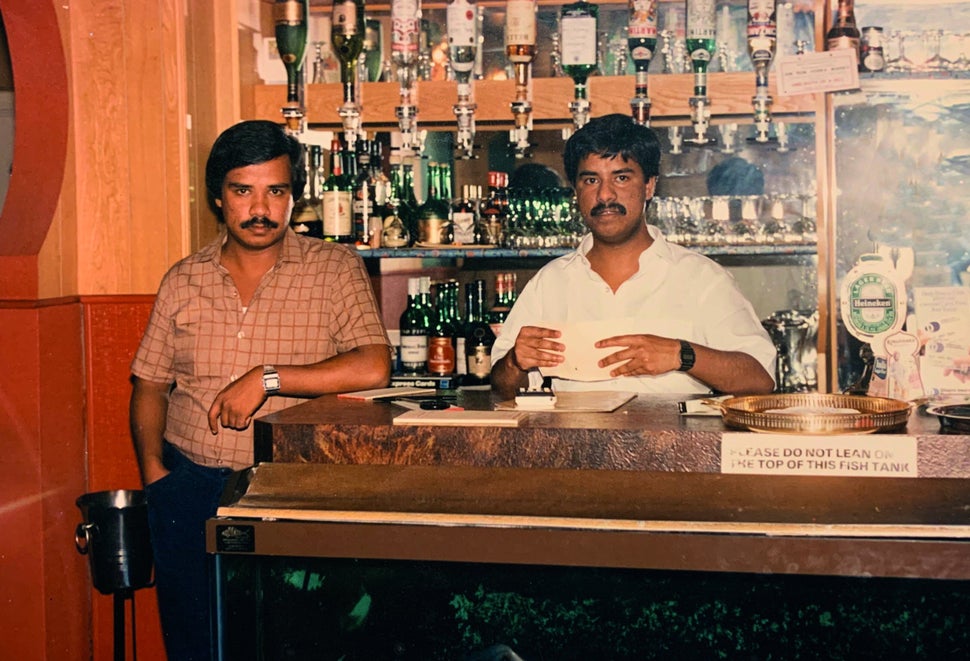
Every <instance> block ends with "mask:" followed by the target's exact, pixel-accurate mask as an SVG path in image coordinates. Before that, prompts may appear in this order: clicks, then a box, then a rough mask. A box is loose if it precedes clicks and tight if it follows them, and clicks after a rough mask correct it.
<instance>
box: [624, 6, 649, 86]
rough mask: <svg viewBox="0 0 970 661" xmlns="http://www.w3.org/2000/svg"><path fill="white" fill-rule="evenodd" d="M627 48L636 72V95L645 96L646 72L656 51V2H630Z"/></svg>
mask: <svg viewBox="0 0 970 661" xmlns="http://www.w3.org/2000/svg"><path fill="white" fill-rule="evenodd" d="M626 43H627V47H628V48H629V49H630V59H631V60H633V68H634V71H635V72H636V93H637V95H638V96H646V95H647V70H648V69H649V68H650V61H651V60H652V59H653V53H654V51H655V50H657V0H630V25H629V27H628V31H627V40H626Z"/></svg>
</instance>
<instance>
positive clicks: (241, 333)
mask: <svg viewBox="0 0 970 661" xmlns="http://www.w3.org/2000/svg"><path fill="white" fill-rule="evenodd" d="M236 337H238V338H239V339H240V340H241V339H242V338H244V337H246V333H245V332H243V331H239V332H238V333H236Z"/></svg>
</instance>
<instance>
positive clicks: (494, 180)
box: [479, 171, 507, 246]
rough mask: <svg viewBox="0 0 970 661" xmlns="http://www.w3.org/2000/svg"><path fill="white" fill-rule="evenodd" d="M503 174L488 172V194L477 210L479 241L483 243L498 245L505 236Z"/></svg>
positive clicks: (505, 217) (505, 216) (505, 215)
mask: <svg viewBox="0 0 970 661" xmlns="http://www.w3.org/2000/svg"><path fill="white" fill-rule="evenodd" d="M504 175H505V173H504V172H498V171H493V172H489V173H488V194H487V196H486V197H485V198H484V199H483V200H482V203H481V210H480V211H479V242H480V243H482V244H484V245H490V246H496V245H499V244H501V243H502V239H503V237H504V236H505V225H506V219H507V213H506V209H507V206H506V204H505V200H504V199H503V187H502V181H503V179H504Z"/></svg>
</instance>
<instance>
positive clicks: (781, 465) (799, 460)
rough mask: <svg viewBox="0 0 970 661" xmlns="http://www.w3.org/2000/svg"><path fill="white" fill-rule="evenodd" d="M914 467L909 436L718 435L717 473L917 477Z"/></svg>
mask: <svg viewBox="0 0 970 661" xmlns="http://www.w3.org/2000/svg"><path fill="white" fill-rule="evenodd" d="M916 469H917V466H916V439H915V438H912V437H909V436H898V435H890V434H879V435H872V436H857V435H850V434H844V435H837V436H801V435H795V434H747V433H737V434H734V433H728V434H724V436H723V437H722V439H721V472H722V473H736V474H751V475H833V476H834V475H855V476H859V477H917V470H916Z"/></svg>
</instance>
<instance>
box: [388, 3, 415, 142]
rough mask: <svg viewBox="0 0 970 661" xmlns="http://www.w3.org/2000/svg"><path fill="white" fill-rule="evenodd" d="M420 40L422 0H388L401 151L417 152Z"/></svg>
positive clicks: (395, 110) (395, 112) (396, 111)
mask: <svg viewBox="0 0 970 661" xmlns="http://www.w3.org/2000/svg"><path fill="white" fill-rule="evenodd" d="M420 40H421V1H420V0H392V2H391V62H392V64H393V65H394V75H395V77H396V78H397V81H398V83H399V84H400V103H399V104H398V105H397V106H395V107H394V115H395V116H396V117H397V124H398V128H399V129H400V133H401V147H400V148H401V152H402V153H403V154H406V155H410V154H415V153H420V151H421V145H420V140H419V139H418V131H417V124H418V119H417V117H418V106H417V103H416V101H417V98H416V97H417V89H416V88H415V79H416V78H417V67H418V55H419V53H418V44H419V42H420Z"/></svg>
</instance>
